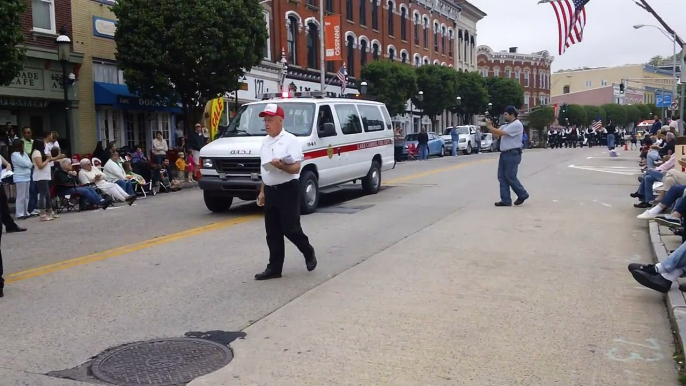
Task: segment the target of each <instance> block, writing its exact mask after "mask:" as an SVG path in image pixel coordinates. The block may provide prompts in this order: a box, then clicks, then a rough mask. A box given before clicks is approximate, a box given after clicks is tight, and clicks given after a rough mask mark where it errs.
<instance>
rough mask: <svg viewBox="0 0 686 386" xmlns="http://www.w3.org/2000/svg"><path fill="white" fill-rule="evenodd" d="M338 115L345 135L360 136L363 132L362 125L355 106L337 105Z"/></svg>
mask: <svg viewBox="0 0 686 386" xmlns="http://www.w3.org/2000/svg"><path fill="white" fill-rule="evenodd" d="M334 108H335V109H336V115H338V122H340V123H341V131H342V132H343V134H346V135H347V134H359V133H361V132H362V123H361V122H360V116H359V115H358V113H357V109H356V108H355V105H336V106H335V107H334Z"/></svg>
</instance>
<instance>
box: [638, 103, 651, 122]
mask: <svg viewBox="0 0 686 386" xmlns="http://www.w3.org/2000/svg"><path fill="white" fill-rule="evenodd" d="M634 106H636V108H637V109H638V111H639V112H640V113H641V120H644V119H652V118H653V117H652V116H651V115H650V114H651V113H652V111H651V110H650V107H648V105H644V104H638V105H634Z"/></svg>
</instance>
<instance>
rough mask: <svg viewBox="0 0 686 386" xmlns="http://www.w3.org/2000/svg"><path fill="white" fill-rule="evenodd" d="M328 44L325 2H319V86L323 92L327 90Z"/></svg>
mask: <svg viewBox="0 0 686 386" xmlns="http://www.w3.org/2000/svg"><path fill="white" fill-rule="evenodd" d="M325 50H326V44H324V0H319V67H320V73H319V84H320V86H321V91H322V92H324V91H325V89H326V52H325Z"/></svg>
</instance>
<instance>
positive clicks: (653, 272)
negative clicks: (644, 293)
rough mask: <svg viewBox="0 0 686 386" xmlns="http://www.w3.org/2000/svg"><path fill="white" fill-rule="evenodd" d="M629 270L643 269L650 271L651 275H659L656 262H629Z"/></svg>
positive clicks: (643, 270) (646, 271)
mask: <svg viewBox="0 0 686 386" xmlns="http://www.w3.org/2000/svg"><path fill="white" fill-rule="evenodd" d="M628 268H629V272H634V271H642V272H645V273H649V274H651V275H657V269H655V264H636V263H631V264H629V267H628Z"/></svg>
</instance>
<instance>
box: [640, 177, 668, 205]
mask: <svg viewBox="0 0 686 386" xmlns="http://www.w3.org/2000/svg"><path fill="white" fill-rule="evenodd" d="M663 178H664V174H662V173H660V172H658V171H657V170H648V171H647V172H646V174H645V176H644V177H643V181H641V185H640V186H639V187H638V191H636V193H638V194H639V195H641V196H643V199H642V200H641V201H643V202H651V201H653V200H654V199H655V194H653V184H654V183H655V182H660V181H662V179H663Z"/></svg>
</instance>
